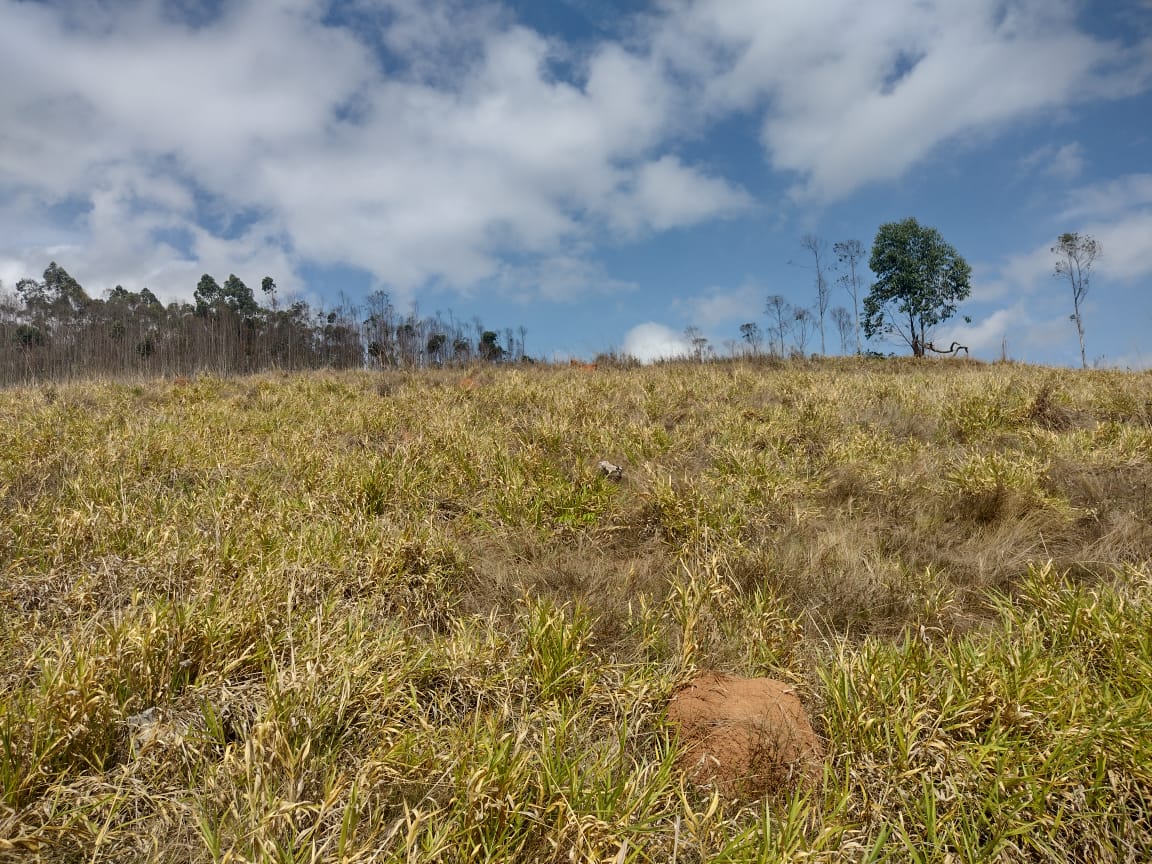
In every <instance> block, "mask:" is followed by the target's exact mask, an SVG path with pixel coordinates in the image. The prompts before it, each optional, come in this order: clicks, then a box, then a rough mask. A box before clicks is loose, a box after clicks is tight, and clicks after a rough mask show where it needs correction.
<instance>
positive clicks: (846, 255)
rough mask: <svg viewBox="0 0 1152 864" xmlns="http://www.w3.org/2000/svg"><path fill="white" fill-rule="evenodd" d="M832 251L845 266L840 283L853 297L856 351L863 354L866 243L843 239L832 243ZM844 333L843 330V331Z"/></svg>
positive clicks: (842, 265) (841, 264)
mask: <svg viewBox="0 0 1152 864" xmlns="http://www.w3.org/2000/svg"><path fill="white" fill-rule="evenodd" d="M832 251H833V252H835V253H836V258H837V260H838V261H839V262H840V266H841V267H845V268H847V269H845V271H844V273H843V274H842V275H841V276H840V284H841V285H843V286H844V289H845V290H846V291H847V292H848V295H849V296H850V297H851V298H852V313H853V316H854V319H853V320H854V321H855V330H856V353H857V354H863V353H864V346H863V344H862V343H861V341H860V271H861V269H862V268H863V265H864V244H862V243H861V242H860V241H859V240H841V241H840V242H838V243H833V244H832ZM841 333H843V331H841Z"/></svg>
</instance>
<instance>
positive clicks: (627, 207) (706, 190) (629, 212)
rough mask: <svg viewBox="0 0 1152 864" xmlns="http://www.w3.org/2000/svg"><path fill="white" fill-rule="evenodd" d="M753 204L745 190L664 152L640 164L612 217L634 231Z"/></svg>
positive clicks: (710, 216) (735, 210)
mask: <svg viewBox="0 0 1152 864" xmlns="http://www.w3.org/2000/svg"><path fill="white" fill-rule="evenodd" d="M751 206H752V199H751V198H750V197H749V196H748V195H747V194H746V193H745V192H743V191H742V190H740V189H737V188H735V187H733V186H732V185H731V184H729V183H727V182H726V181H724V180H721V179H717V178H715V177H709V176H707V175H705V174H703V173H701V172H699V171H696V170H693V169H691V168H688V167H686V166H685V165H683V164H682V163H681V162H680V160H679V159H677V158H676V157H675V156H663V157H661V158H660V159H657V160H656V161H654V162H649V163H647V164H645V165H642V166H641V167H640V169H639V171H638V172H637V173H636V177H635V182H634V183H633V184H632V185H631V188H628V189H627V190H624V191H623V192H622V194H621V196H620V198H619V199H618V200H617V201H616V202H615V204H614V206H613V207H612V208H611V212H610V216H609V218H610V219H611V220H612V222H613V223H615V224H616V225H617V226H618V227H620V228H622V229H623V230H625V231H628V232H631V233H635V232H638V231H641V230H646V229H647V230H656V231H664V230H667V229H669V228H679V227H683V226H686V225H692V224H694V223H696V222H702V221H705V220H707V219H714V218H716V217H718V216H727V215H733V214H736V213H739V212H741V211H744V210H747V209H749V208H750V207H751Z"/></svg>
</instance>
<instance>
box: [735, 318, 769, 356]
mask: <svg viewBox="0 0 1152 864" xmlns="http://www.w3.org/2000/svg"><path fill="white" fill-rule="evenodd" d="M740 338H741V339H743V340H744V341H745V342H746V343H748V347H749V348H750V349H751V350H752V356H753V357H755V356H757V355H758V354H759V353H760V346H761V345H762V344H764V334H763V333H761V332H760V325H759V324H757V323H756V322H755V321H748V322H746V323H744V324H741V325H740Z"/></svg>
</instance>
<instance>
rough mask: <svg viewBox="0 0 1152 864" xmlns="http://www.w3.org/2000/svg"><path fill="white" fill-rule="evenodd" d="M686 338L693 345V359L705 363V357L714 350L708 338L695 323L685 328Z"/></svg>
mask: <svg viewBox="0 0 1152 864" xmlns="http://www.w3.org/2000/svg"><path fill="white" fill-rule="evenodd" d="M684 338H685V339H687V340H688V343H689V344H690V345H691V346H692V359H693V360H696V361H697V362H699V363H703V362H704V358H705V357H707V356H708V355H709V354H710V353H711V352H712V347H711V346H710V345H709V344H708V338H707V337H706V336H705V335H704V334H703V333H702V332H701V331H700V328H699V327H697V326H696V325H695V324H690V325H689V326H687V327H685V328H684Z"/></svg>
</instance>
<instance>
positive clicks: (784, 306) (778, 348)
mask: <svg viewBox="0 0 1152 864" xmlns="http://www.w3.org/2000/svg"><path fill="white" fill-rule="evenodd" d="M764 314H766V315H767V316H768V337H769V339H770V340H771V342H770V344H771V345H772V352H773V353H774V354H775V355H776V356H777V357H783V356H784V339H785V337H786V336H787V335H788V329H789V326H790V322H789V320H788V319H789V318H790V317H791V314H792V306H791V304H790V303H789V302H788V301H787V300H785V299H784V297H783V295H781V294H771V295H769V297H768V302H767V303H766V305H765V307H764Z"/></svg>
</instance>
